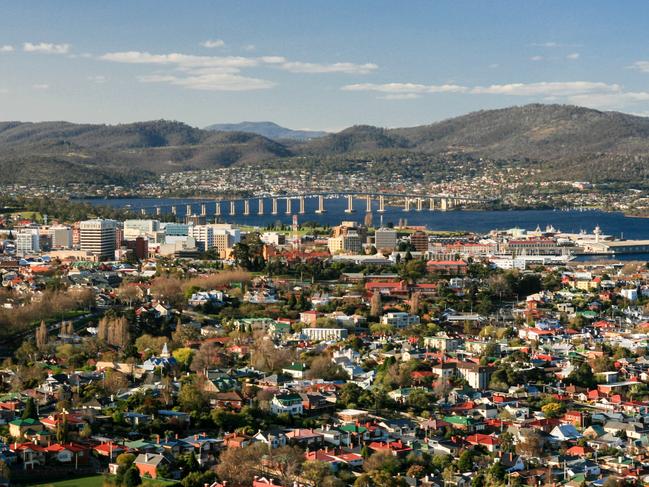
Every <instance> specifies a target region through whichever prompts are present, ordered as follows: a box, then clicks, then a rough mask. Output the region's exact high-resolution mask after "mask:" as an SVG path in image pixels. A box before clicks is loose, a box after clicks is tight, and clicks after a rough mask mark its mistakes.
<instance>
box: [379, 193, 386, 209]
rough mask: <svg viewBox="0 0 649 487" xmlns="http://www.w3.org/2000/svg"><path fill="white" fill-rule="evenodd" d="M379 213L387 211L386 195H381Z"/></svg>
mask: <svg viewBox="0 0 649 487" xmlns="http://www.w3.org/2000/svg"><path fill="white" fill-rule="evenodd" d="M378 211H379V213H385V196H383V195H380V196H379V210H378Z"/></svg>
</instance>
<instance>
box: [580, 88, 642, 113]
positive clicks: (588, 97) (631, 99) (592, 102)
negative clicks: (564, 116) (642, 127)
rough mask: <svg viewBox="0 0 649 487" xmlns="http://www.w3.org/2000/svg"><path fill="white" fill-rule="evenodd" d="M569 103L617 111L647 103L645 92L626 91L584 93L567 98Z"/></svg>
mask: <svg viewBox="0 0 649 487" xmlns="http://www.w3.org/2000/svg"><path fill="white" fill-rule="evenodd" d="M569 101H570V103H573V104H575V105H583V106H587V107H591V108H599V109H605V110H613V109H619V108H622V107H627V106H632V105H635V104H637V103H642V102H647V101H649V93H648V92H645V91H627V92H619V93H586V94H579V95H573V96H571V97H569Z"/></svg>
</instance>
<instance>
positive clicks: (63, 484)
mask: <svg viewBox="0 0 649 487" xmlns="http://www.w3.org/2000/svg"><path fill="white" fill-rule="evenodd" d="M102 485H104V476H103V475H93V476H91V477H79V478H77V479H69V480H60V481H58V482H50V483H47V484H37V485H36V487H102Z"/></svg>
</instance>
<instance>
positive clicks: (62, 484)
mask: <svg viewBox="0 0 649 487" xmlns="http://www.w3.org/2000/svg"><path fill="white" fill-rule="evenodd" d="M173 484H175V482H171V481H165V480H152V479H142V486H143V487H165V486H168V485H173ZM103 485H104V476H103V475H93V476H91V477H80V478H78V479H71V480H60V481H58V482H49V483H47V484H34V487H102V486H103Z"/></svg>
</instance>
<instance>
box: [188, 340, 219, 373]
mask: <svg viewBox="0 0 649 487" xmlns="http://www.w3.org/2000/svg"><path fill="white" fill-rule="evenodd" d="M226 361H227V356H226V355H224V354H223V351H222V350H221V348H220V346H219V345H216V344H215V343H210V342H205V343H202V344H201V347H200V348H199V349H198V351H197V352H196V353H195V354H194V358H193V359H192V362H191V365H190V368H191V370H193V371H194V372H204V371H205V370H207V369H209V368H212V367H219V366H221V365H224V363H225V362H226Z"/></svg>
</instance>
